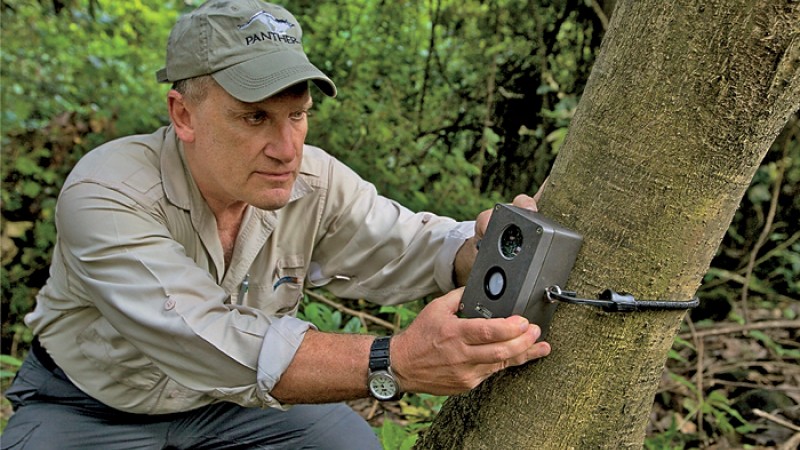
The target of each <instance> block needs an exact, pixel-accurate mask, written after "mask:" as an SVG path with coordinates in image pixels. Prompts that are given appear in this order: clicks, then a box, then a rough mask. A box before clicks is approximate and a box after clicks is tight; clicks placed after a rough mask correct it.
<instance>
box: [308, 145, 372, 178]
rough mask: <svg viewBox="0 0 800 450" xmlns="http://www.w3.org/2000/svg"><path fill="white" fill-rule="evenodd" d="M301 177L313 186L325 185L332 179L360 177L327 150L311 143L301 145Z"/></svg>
mask: <svg viewBox="0 0 800 450" xmlns="http://www.w3.org/2000/svg"><path fill="white" fill-rule="evenodd" d="M300 173H301V175H302V176H303V178H304V179H305V180H306V182H308V183H309V184H311V185H312V186H315V187H323V186H325V187H327V186H329V185H330V183H331V182H332V181H344V179H352V180H358V179H360V177H359V176H358V175H357V174H356V173H355V172H354V171H353V170H352V169H350V168H349V167H347V165H345V164H344V163H343V162H341V161H340V160H339V159H337V158H336V157H335V156H333V155H331V154H330V153H328V152H327V151H325V150H323V149H321V148H319V147H315V146H313V145H308V144H306V145H304V146H303V164H302V166H301V167H300Z"/></svg>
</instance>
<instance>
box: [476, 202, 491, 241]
mask: <svg viewBox="0 0 800 450" xmlns="http://www.w3.org/2000/svg"><path fill="white" fill-rule="evenodd" d="M492 211H494V209H487V210H485V211H482V212H481V213H480V214H478V217H477V218H476V219H475V237H477V238H478V239H481V238H483V236H484V235H485V234H486V227H488V226H489V219H490V218H491V217H492Z"/></svg>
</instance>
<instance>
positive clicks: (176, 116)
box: [167, 89, 194, 142]
mask: <svg viewBox="0 0 800 450" xmlns="http://www.w3.org/2000/svg"><path fill="white" fill-rule="evenodd" d="M167 108H168V109H169V118H170V120H171V121H172V124H173V126H174V127H175V134H177V135H178V139H180V140H181V141H183V142H194V124H193V123H192V109H190V108H189V106H188V105H187V104H186V99H185V98H184V96H183V95H182V94H181V93H180V92H178V91H176V90H175V89H171V90H170V91H169V93H167Z"/></svg>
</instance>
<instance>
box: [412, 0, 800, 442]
mask: <svg viewBox="0 0 800 450" xmlns="http://www.w3.org/2000/svg"><path fill="white" fill-rule="evenodd" d="M799 107H800V3H799V2H797V1H791V0H750V1H746V0H736V1H726V2H719V1H714V2H708V1H703V0H696V1H695V0H677V1H661V0H620V1H618V2H617V5H616V9H615V11H614V13H613V15H612V18H611V21H610V24H609V28H608V31H607V34H606V35H605V37H604V41H603V44H602V46H601V50H600V54H599V56H598V59H597V62H596V63H595V66H594V67H593V69H592V73H591V76H590V79H589V81H588V84H587V86H586V89H585V92H584V94H583V97H582V99H581V102H580V104H579V106H578V109H577V111H576V114H575V117H574V119H573V121H572V123H571V126H570V130H569V135H568V137H567V139H566V141H565V143H564V145H563V147H562V149H561V152H560V154H559V156H558V158H557V160H556V161H555V163H554V166H553V168H552V171H551V175H550V179H549V181H548V183H547V184H546V186H545V188H544V190H543V194H542V197H541V201H540V210H541V211H542V212H543V213H544V214H545V215H547V216H549V217H552V218H554V219H556V220H558V221H559V222H560V223H562V224H563V225H565V226H567V227H569V228H572V229H574V230H576V231H578V232H580V233H581V234H583V236H584V244H583V247H582V249H581V252H580V254H579V256H578V261H577V263H576V266H575V268H574V269H573V271H572V275H571V277H570V280H569V282H568V283H567V288H570V289H571V290H576V291H577V292H578V293H580V294H583V295H584V296H590V295H591V296H596V295H597V293H599V292H600V291H602V290H603V289H605V288H612V289H614V290H616V291H627V292H630V293H633V294H634V295H635V296H636V297H637V298H641V299H664V300H681V299H689V298H691V297H692V296H693V295H694V294H695V292H696V291H697V288H698V286H699V285H700V282H701V280H702V277H703V275H704V274H705V272H706V270H707V269H708V267H709V264H710V262H711V259H712V257H713V255H714V252H715V250H716V249H717V247H718V245H719V243H720V241H721V240H722V238H723V236H724V234H725V231H726V229H727V227H728V225H729V224H730V222H731V219H732V217H733V214H734V211H735V210H736V208H737V205H738V204H739V202H740V200H741V198H742V196H743V195H744V193H745V191H746V189H747V187H748V185H749V182H750V181H751V179H752V177H753V175H754V173H755V171H756V169H757V168H758V166H759V163H760V161H761V160H762V158H763V157H764V155H765V153H766V152H767V150H768V149H769V147H770V144H771V143H772V142H773V141H774V140H775V138H776V136H777V135H778V133H779V132H780V130H781V128H782V127H783V125H784V124H785V123H786V122H787V119H788V117H789V116H790V114H792V113H794V112H796V111H797V110H798V108H799ZM684 314H685V312H683V311H677V312H675V311H655V312H634V313H609V312H604V311H602V310H601V309H598V308H593V307H588V306H582V305H570V304H562V305H561V306H559V309H558V311H557V313H556V316H555V318H554V321H553V323H552V327H551V329H550V335H549V339H548V340H549V341H550V342H551V344H552V346H553V353H552V354H551V355H550V356H549V357H547V358H545V359H544V360H541V361H539V362H535V363H532V364H529V365H527V366H525V367H522V368H512V369H509V370H506V371H504V372H501V373H500V374H498V375H496V376H495V377H493V378H490V379H489V380H487V381H486V382H485V383H483V384H482V385H481V386H479V387H478V388H476V389H474V390H473V391H471V392H470V393H468V394H465V395H462V396H459V397H453V398H450V399H449V400H448V401H447V402H446V404H445V405H444V407H443V409H442V411H441V412H440V414H439V415H438V417H437V419H436V420H435V422H434V424H433V426H432V427H431V428H430V430H429V431H428V432H427V433H426V434H424V435H423V436H422V438H421V439H420V441H419V443H418V445H417V447H418V448H436V449H482V448H491V449H505V448H515V449H516V448H535V449H548V448H575V449H593V448H613V449H622V448H635V449H641V448H642V444H643V441H644V433H645V426H646V424H647V421H648V416H649V413H650V410H651V407H652V403H653V397H654V394H655V391H656V389H657V386H658V384H659V380H660V378H661V375H662V370H663V367H664V363H665V361H666V358H667V353H668V351H669V349H670V348H671V346H672V343H673V339H674V336H675V334H676V332H677V330H678V327H679V325H680V323H681V321H682V319H683V317H684Z"/></svg>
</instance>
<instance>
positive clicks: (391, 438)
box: [378, 420, 418, 450]
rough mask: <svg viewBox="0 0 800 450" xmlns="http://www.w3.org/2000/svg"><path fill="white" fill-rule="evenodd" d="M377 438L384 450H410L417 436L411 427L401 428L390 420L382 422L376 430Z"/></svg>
mask: <svg viewBox="0 0 800 450" xmlns="http://www.w3.org/2000/svg"><path fill="white" fill-rule="evenodd" d="M378 438H379V439H380V441H381V444H382V446H383V448H384V449H386V450H411V449H412V448H414V444H415V443H416V442H417V438H418V435H417V433H416V430H414V429H413V428H412V427H402V426H400V425H397V424H396V423H394V422H392V421H391V420H384V421H383V424H382V425H381V427H380V428H379V429H378Z"/></svg>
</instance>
